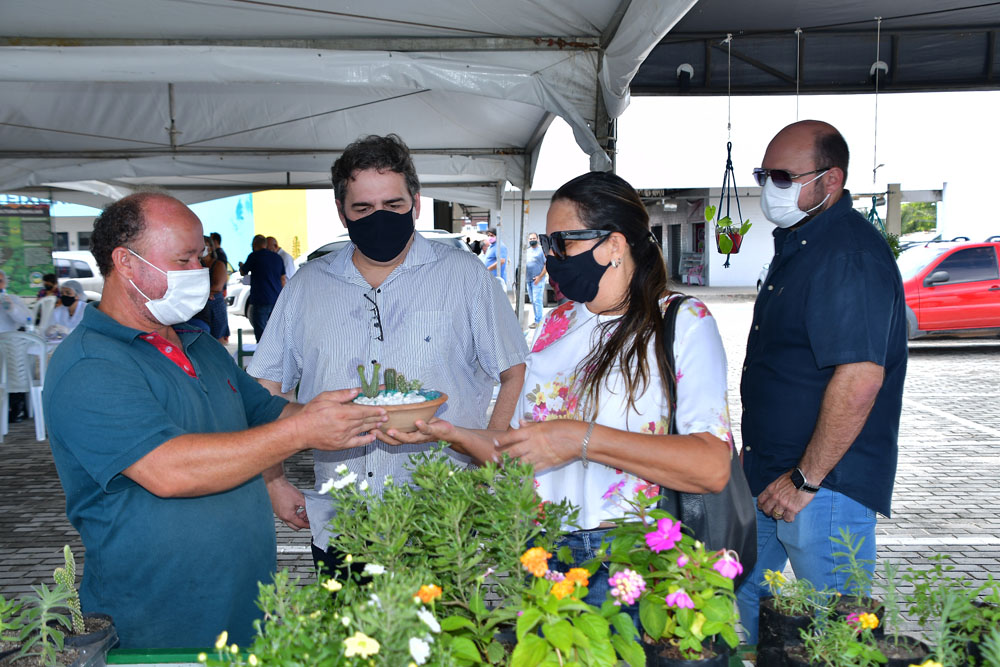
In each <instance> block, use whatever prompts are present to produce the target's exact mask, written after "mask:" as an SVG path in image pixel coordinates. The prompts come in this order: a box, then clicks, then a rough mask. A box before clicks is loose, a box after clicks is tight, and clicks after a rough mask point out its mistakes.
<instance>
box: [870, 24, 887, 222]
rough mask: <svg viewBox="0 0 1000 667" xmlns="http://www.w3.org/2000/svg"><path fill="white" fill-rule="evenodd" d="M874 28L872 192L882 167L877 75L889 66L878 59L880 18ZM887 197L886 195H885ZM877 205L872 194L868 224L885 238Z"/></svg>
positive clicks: (880, 34)
mask: <svg viewBox="0 0 1000 667" xmlns="http://www.w3.org/2000/svg"><path fill="white" fill-rule="evenodd" d="M875 21H876V27H875V62H874V63H872V68H871V72H870V73H871V75H872V76H874V77H875V133H874V137H873V139H872V186H873V187H872V190H874V189H875V188H874V186H875V184H876V174H877V173H878V169H879V167H881V166H883V165H881V164H879V163H878V75H879V74H880V73H881V72H887V73H888V71H889V66H888V65H886V64H885V63H884V62H882V60H881V59H880V58H879V47H880V46H881V43H882V17H881V16H876V17H875ZM886 195H887V196H888V193H886ZM877 204H878V195H877V194H872V207H871V208H870V209H868V222H870V223H871V224H873V225H875V226H876V227H878V229H879V231H880V232H882V235H883V236H885V223H884V222H883V221H882V217H881V216H880V215H879V214H878V211H877V210H876V209H875V206H876V205H877Z"/></svg>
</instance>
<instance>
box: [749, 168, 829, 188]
mask: <svg viewBox="0 0 1000 667" xmlns="http://www.w3.org/2000/svg"><path fill="white" fill-rule="evenodd" d="M831 169H833V167H823V168H822V169H813V170H812V171H807V172H805V173H804V174H789V173H788V172H787V171H786V170H784V169H764V168H763V167H757V168H756V169H754V170H753V177H754V179H756V181H757V185H759V186H760V187H764V184H765V183H767V177H768V176H770V177H771V181H772V182H773V183H774V185H775V187H778V188H781V189H782V190H787V189H788V188H790V187H792V181H793V180H795V179H796V178H802V177H803V176H809V175H811V174H818V173H820V172H821V171H830V170H831Z"/></svg>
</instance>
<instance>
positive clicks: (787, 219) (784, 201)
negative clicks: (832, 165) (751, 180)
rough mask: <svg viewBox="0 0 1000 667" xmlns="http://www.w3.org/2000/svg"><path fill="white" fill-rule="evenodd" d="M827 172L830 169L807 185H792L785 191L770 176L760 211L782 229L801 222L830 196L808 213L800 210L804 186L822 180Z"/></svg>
mask: <svg viewBox="0 0 1000 667" xmlns="http://www.w3.org/2000/svg"><path fill="white" fill-rule="evenodd" d="M827 171H829V169H827V170H826V171H823V172H820V173H819V174H817V175H816V176H815V177H814V178H812V179H810V180H809V181H807V182H805V183H792V184H791V186H790V187H787V188H784V189H782V188H779V187H778V186H777V185H775V184H774V181H772V180H771V177H770V176H768V177H767V181H766V182H765V183H764V189H763V190H762V191H761V193H760V209H761V211H763V212H764V217H765V218H767V219H768V220H770V221H771V222H773V223H774V224H775V225H777V226H778V227H781V228H785V227H791V226H792V225H794V224H796V223H798V222H801V221H802V220H803V219H804V218H805V217H806V216H808V215H809V214H810V213H812V212H813V211H815V210H816V209H818V208H819V207H820V206H822V205H823V204H824V203H826V200H827V199H829V198H830V195H829V193H827V195H826V196H825V197H823V201H821V202H820V203H818V204H816V205H815V206H813V207H812V208H811V209H809V210H808V211H803V210H802V209H800V208H799V193H800V192H802V188H803V186H806V185H809V184H810V183H812V182H813V181H815V180H816V179H817V178H821V177H822V176H823V174H825V173H826V172H827Z"/></svg>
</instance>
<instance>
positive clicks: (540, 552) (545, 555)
mask: <svg viewBox="0 0 1000 667" xmlns="http://www.w3.org/2000/svg"><path fill="white" fill-rule="evenodd" d="M549 558H552V554H550V553H549V552H548V551H546V550H545V549H543V548H541V547H531V548H530V549H528V550H527V551H525V552H524V555H523V556H521V565H523V566H524V569H526V570H527V571H528V572H530V573H532V574H533V575H535V576H536V577H544V576H545V575H546V573H548V571H549Z"/></svg>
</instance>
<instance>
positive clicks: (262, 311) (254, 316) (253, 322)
mask: <svg viewBox="0 0 1000 667" xmlns="http://www.w3.org/2000/svg"><path fill="white" fill-rule="evenodd" d="M272 310H274V304H273V303H267V304H256V303H255V304H251V305H250V326H252V327H253V336H254V338H256V339H257V342H258V343H260V337H261V336H263V335H264V327H266V326H267V321H268V320H269V319H271V311H272Z"/></svg>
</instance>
